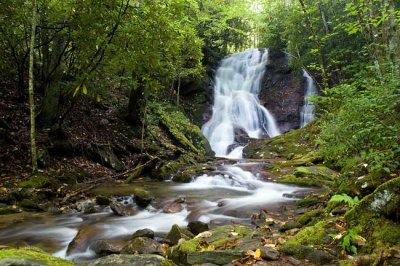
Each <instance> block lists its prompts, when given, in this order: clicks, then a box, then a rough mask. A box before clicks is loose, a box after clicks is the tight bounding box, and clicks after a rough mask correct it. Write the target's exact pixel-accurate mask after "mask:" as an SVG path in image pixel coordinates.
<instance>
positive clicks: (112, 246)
mask: <svg viewBox="0 0 400 266" xmlns="http://www.w3.org/2000/svg"><path fill="white" fill-rule="evenodd" d="M125 245H126V241H123V240H99V241H97V242H96V243H94V244H93V246H92V247H91V248H92V249H93V250H94V252H96V254H99V255H102V256H105V255H110V254H119V253H121V251H122V248H123V247H124V246H125Z"/></svg>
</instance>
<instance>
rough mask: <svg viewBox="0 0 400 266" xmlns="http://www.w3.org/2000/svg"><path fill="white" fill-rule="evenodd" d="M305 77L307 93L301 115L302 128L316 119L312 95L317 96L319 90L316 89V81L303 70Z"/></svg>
mask: <svg viewBox="0 0 400 266" xmlns="http://www.w3.org/2000/svg"><path fill="white" fill-rule="evenodd" d="M303 77H305V78H306V93H305V94H304V105H303V107H302V111H301V113H300V127H304V126H305V125H307V124H308V123H309V122H311V121H312V120H314V118H315V105H314V103H313V102H312V101H311V100H310V97H309V96H310V95H317V94H318V92H317V88H316V87H315V84H314V80H313V79H312V77H311V76H310V75H309V74H308V73H307V71H305V70H303Z"/></svg>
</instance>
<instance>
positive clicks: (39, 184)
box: [19, 175, 54, 188]
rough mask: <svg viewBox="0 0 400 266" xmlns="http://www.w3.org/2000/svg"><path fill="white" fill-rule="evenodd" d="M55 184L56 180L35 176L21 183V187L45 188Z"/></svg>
mask: <svg viewBox="0 0 400 266" xmlns="http://www.w3.org/2000/svg"><path fill="white" fill-rule="evenodd" d="M52 184H54V180H53V179H52V178H50V177H47V176H43V175H33V176H31V177H29V178H28V179H27V180H25V181H22V182H21V183H19V187H22V188H44V187H49V186H51V185H52Z"/></svg>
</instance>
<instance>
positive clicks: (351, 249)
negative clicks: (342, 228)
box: [340, 226, 361, 255]
mask: <svg viewBox="0 0 400 266" xmlns="http://www.w3.org/2000/svg"><path fill="white" fill-rule="evenodd" d="M360 231H361V226H356V227H354V228H351V229H350V230H349V231H347V233H346V234H345V235H344V236H343V239H342V242H341V243H340V246H341V247H342V249H343V250H345V251H346V252H348V253H350V254H355V255H357V247H356V245H355V241H356V240H357V238H360V236H359V235H358V233H359V232H360Z"/></svg>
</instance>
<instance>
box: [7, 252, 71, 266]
mask: <svg viewBox="0 0 400 266" xmlns="http://www.w3.org/2000/svg"><path fill="white" fill-rule="evenodd" d="M2 259H29V260H34V261H38V262H41V263H43V264H44V265H48V266H72V265H76V264H75V263H73V262H72V261H67V260H63V259H60V258H55V257H52V256H51V255H49V254H47V253H45V252H43V251H40V250H38V249H28V248H24V249H2V250H0V260H2Z"/></svg>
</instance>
